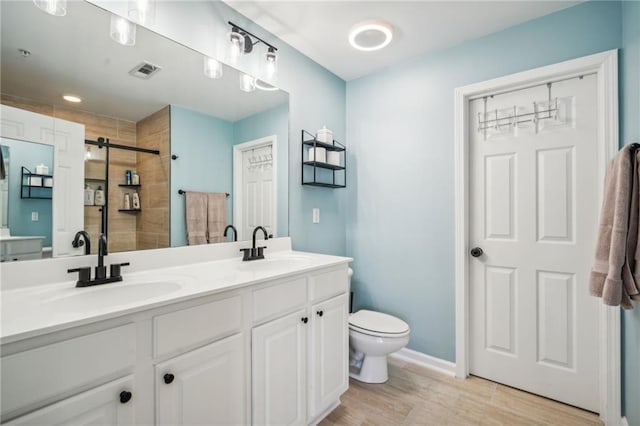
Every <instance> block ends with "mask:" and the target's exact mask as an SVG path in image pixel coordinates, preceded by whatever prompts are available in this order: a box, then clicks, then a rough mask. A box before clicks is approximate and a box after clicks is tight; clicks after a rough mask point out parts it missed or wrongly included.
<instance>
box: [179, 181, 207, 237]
mask: <svg viewBox="0 0 640 426" xmlns="http://www.w3.org/2000/svg"><path fill="white" fill-rule="evenodd" d="M184 207H185V219H186V223H187V244H189V245H190V246H193V245H197V244H206V243H207V193H205V192H193V191H187V192H185V194H184Z"/></svg>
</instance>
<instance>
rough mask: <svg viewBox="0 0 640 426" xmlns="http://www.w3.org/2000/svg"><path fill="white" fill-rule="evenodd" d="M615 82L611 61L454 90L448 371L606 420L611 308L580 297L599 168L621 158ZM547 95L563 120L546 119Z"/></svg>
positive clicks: (602, 57) (593, 60)
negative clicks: (452, 309) (452, 312)
mask: <svg viewBox="0 0 640 426" xmlns="http://www.w3.org/2000/svg"><path fill="white" fill-rule="evenodd" d="M616 76H617V52H616V51H610V52H604V53H600V54H596V55H591V56H587V57H584V58H579V59H575V60H571V61H567V62H563V63H560V64H555V65H551V66H547V67H542V68H538V69H534V70H530V71H526V72H522V73H518V74H514V75H510V76H507V77H503V78H499V79H495V80H490V81H487V82H482V83H477V84H474V85H471V86H465V87H462V88H458V89H456V215H457V217H456V374H457V375H458V376H459V377H466V376H467V375H469V374H478V375H484V376H485V377H488V378H491V379H493V380H496V381H499V382H503V383H506V384H509V385H512V386H515V387H519V388H523V389H525V390H529V391H531V392H534V393H538V394H541V395H545V396H549V397H551V398H554V399H559V400H561V401H564V402H567V403H569V404H574V405H578V406H581V407H584V408H587V409H589V410H592V411H596V412H599V413H600V415H601V417H602V418H603V419H604V420H605V421H611V422H613V423H615V422H619V421H620V396H619V390H620V364H619V350H620V341H619V333H620V331H619V330H620V329H619V326H620V324H619V312H618V310H616V309H612V308H610V307H606V306H603V305H601V304H600V303H599V302H598V301H597V300H596V299H590V297H589V296H588V289H587V277H588V272H589V269H590V267H591V262H592V260H593V259H592V257H593V247H594V239H595V230H596V229H597V215H598V212H599V208H600V202H601V196H602V195H601V189H602V182H603V179H604V172H605V168H606V165H607V163H608V160H609V159H610V158H612V157H613V155H614V154H615V152H616V151H617V149H618V139H617V137H618V136H617V80H616ZM580 77H582V79H581V78H580ZM572 82H573V83H572ZM576 82H577V83H576ZM547 83H552V85H551V88H552V89H551V90H552V93H553V92H554V90H555V94H552V99H551V100H552V103H553V105H552V106H550V105H551V103H550V102H549V97H548V90H549V87H548V86H547ZM576 84H577V86H576ZM581 84H582V85H583V86H584V87H581V86H580V85H581ZM492 95H493V98H491V96H492ZM556 95H557V96H556ZM485 97H486V98H487V107H486V109H485ZM556 97H557V98H558V100H561V104H560V108H561V109H562V111H563V114H564V117H563V119H557V118H558V117H557V116H553V117H550V118H549V119H543V117H546V116H545V114H546V113H548V112H549V110H552V109H555V98H556ZM589 97H591V101H589V100H588V98H589ZM565 98H566V99H565ZM525 99H526V100H525ZM594 100H595V101H594ZM501 102H504V104H502V103H501ZM534 102H536V103H535V104H534ZM507 105H508V106H507ZM581 108H583V109H581ZM584 108H587V109H584ZM589 111H590V112H589ZM478 113H480V114H478ZM531 113H532V114H531ZM527 114H529V115H527ZM552 114H555V112H554V111H552ZM589 114H590V115H589ZM510 116H511V117H512V118H508V117H510ZM519 116H520V117H519ZM505 117H506V120H505ZM513 117H516V119H517V120H520V119H522V121H523V122H522V123H515V122H513ZM534 117H535V119H532V118H534ZM588 117H590V118H588ZM527 119H530V120H529V121H530V122H529V123H526V122H525V121H526V120H527ZM585 119H586V120H585ZM492 120H493V121H492ZM510 121H511V122H512V124H511V125H503V124H505V123H508V122H510ZM483 127H487V128H486V129H484V128H483ZM572 132H573V133H575V134H577V135H578V136H577V138H575V139H574V137H573V136H569V135H570V134H572ZM586 135H590V137H591V138H592V140H593V142H588V143H585V142H583V139H584V138H585V137H587V136H586ZM583 209H587V210H583ZM473 248H480V249H482V251H481V252H480V251H478V250H474V251H473V252H472V251H471V250H472V249H473ZM476 256H477V257H476ZM583 319H584V320H585V321H587V323H588V324H591V325H590V328H589V330H586V329H585V328H583V327H582V326H581V324H580V322H581V321H582V320H583ZM586 334H588V335H590V336H588V335H586ZM594 336H595V338H594ZM585 351H586V352H589V353H592V354H594V357H595V358H589V357H588V356H587V357H586V358H585V357H584V352H585ZM589 365H591V368H595V369H594V371H595V372H594V373H593V374H592V375H591V376H590V375H589V374H588V373H587V372H584V370H583V367H584V366H589ZM583 372H584V375H582V373H583ZM578 376H579V377H580V378H579V379H575V378H576V377H578ZM569 378H573V379H575V380H574V381H572V380H573V379H569ZM594 383H595V386H592V392H588V391H586V392H585V391H584V389H582V388H583V387H586V386H590V385H588V384H594ZM556 388H564V390H562V389H556ZM593 389H595V391H593Z"/></svg>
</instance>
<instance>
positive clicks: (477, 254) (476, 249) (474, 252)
mask: <svg viewBox="0 0 640 426" xmlns="http://www.w3.org/2000/svg"><path fill="white" fill-rule="evenodd" d="M482 253H484V252H483V251H482V249H481V248H480V247H474V248H472V249H471V256H473V257H480V256H482Z"/></svg>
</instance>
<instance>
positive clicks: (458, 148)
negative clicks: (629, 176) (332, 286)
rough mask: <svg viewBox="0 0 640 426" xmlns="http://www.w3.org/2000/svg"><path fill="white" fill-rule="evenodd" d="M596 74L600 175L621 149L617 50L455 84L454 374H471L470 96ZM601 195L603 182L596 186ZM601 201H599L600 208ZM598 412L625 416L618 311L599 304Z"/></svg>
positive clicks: (609, 418)
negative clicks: (458, 85) (486, 79)
mask: <svg viewBox="0 0 640 426" xmlns="http://www.w3.org/2000/svg"><path fill="white" fill-rule="evenodd" d="M582 74H596V75H597V79H598V88H597V90H598V100H599V105H598V142H597V143H598V170H597V173H598V181H599V182H604V175H605V170H606V167H607V164H608V162H609V160H610V159H611V158H613V156H614V155H615V153H616V152H617V151H618V148H619V145H618V52H617V50H609V51H607V52H602V53H597V54H595V55H590V56H585V57H582V58H578V59H573V60H570V61H566V62H561V63H558V64H554V65H549V66H545V67H541V68H535V69H532V70H529V71H524V72H520V73H516V74H511V75H508V76H505V77H500V78H496V79H493V80H488V81H483V82H480V83H475V84H471V85H468V86H464V87H459V88H457V89H455V134H454V140H455V207H456V208H455V224H456V237H455V271H456V376H457V377H461V378H464V377H467V376H468V375H469V351H470V345H469V260H470V257H469V254H468V253H469V249H470V247H469V100H471V99H475V98H478V97H482V96H485V95H488V94H492V93H496V92H501V91H510V90H515V89H523V88H527V87H531V86H536V85H538V84H542V83H545V82H547V81H549V80H557V79H560V78H570V77H575V76H579V75H582ZM598 190H599V194H598V200H599V201H600V202H601V200H602V193H601V192H602V187H599V188H598ZM599 207H600V204H599V205H598V209H599ZM599 324H600V340H599V348H598V350H599V356H600V359H599V365H600V371H599V377H600V417H601V419H602V420H603V421H604V422H605V424H607V425H615V426H617V425H619V424H620V420H621V395H620V390H621V380H620V311H619V308H613V307H609V306H606V305H604V304H600V309H599Z"/></svg>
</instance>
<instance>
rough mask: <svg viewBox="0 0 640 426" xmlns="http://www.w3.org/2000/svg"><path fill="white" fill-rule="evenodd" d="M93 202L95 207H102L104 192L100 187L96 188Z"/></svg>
mask: <svg viewBox="0 0 640 426" xmlns="http://www.w3.org/2000/svg"><path fill="white" fill-rule="evenodd" d="M94 202H95V205H96V206H104V191H103V190H102V186H98V189H96V195H95V200H94Z"/></svg>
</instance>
